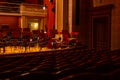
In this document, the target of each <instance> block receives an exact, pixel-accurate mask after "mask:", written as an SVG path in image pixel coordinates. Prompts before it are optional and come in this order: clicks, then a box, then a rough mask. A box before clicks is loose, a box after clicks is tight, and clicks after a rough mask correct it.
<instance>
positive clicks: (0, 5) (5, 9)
mask: <svg viewBox="0 0 120 80" xmlns="http://www.w3.org/2000/svg"><path fill="white" fill-rule="evenodd" d="M0 12H2V13H20V4H18V3H8V2H0Z"/></svg>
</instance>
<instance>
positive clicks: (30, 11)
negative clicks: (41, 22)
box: [0, 2, 47, 17]
mask: <svg viewBox="0 0 120 80" xmlns="http://www.w3.org/2000/svg"><path fill="white" fill-rule="evenodd" d="M15 14H16V15H20V16H21V15H23V16H42V17H45V16H46V15H47V10H43V5H37V4H27V3H21V4H20V3H8V2H0V15H15Z"/></svg>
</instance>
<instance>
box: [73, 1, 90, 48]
mask: <svg viewBox="0 0 120 80" xmlns="http://www.w3.org/2000/svg"><path fill="white" fill-rule="evenodd" d="M90 3H91V2H90V0H76V5H74V6H75V7H76V8H75V12H76V13H75V18H74V20H75V25H73V31H78V32H79V40H80V41H81V42H82V43H83V44H84V45H87V46H89V43H90V42H89V37H90V36H89V32H90V14H89V9H90V8H91V5H90Z"/></svg>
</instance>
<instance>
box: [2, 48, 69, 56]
mask: <svg viewBox="0 0 120 80" xmlns="http://www.w3.org/2000/svg"><path fill="white" fill-rule="evenodd" d="M68 48H69V47H66V48H64V49H68ZM62 49H63V48H62ZM52 50H61V48H57V49H49V48H47V47H39V46H35V47H26V48H25V47H20V46H14V47H13V46H7V47H5V48H0V55H3V54H19V53H31V52H42V51H52Z"/></svg>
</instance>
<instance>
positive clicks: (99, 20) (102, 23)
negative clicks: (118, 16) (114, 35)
mask: <svg viewBox="0 0 120 80" xmlns="http://www.w3.org/2000/svg"><path fill="white" fill-rule="evenodd" d="M108 21H109V20H108V17H107V16H103V17H96V18H93V47H94V48H95V49H96V50H106V49H110V31H109V30H110V29H109V27H110V26H109V25H108V23H109V22H108Z"/></svg>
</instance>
